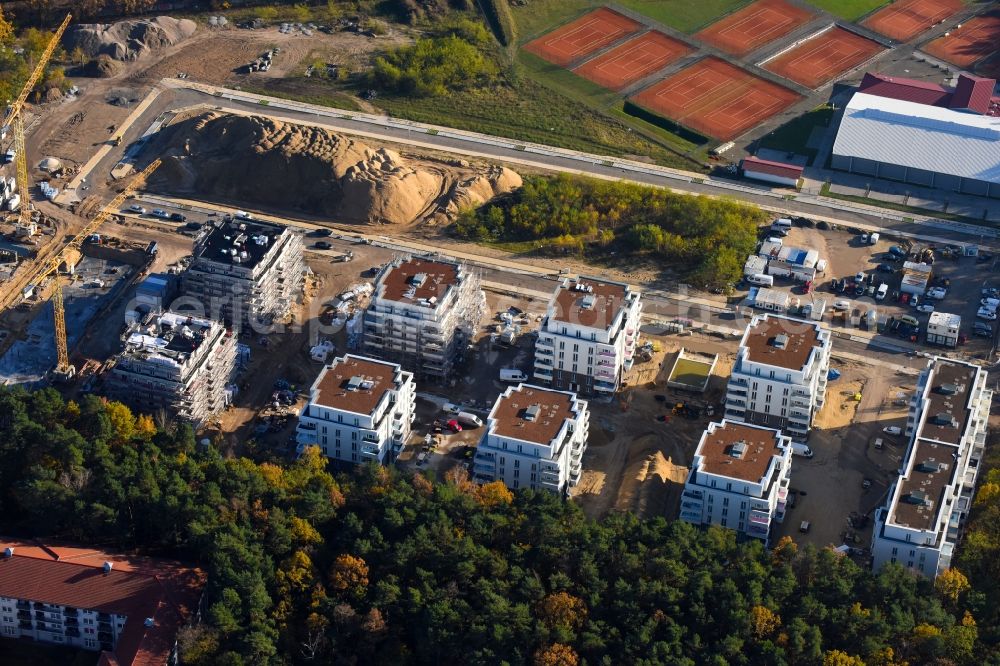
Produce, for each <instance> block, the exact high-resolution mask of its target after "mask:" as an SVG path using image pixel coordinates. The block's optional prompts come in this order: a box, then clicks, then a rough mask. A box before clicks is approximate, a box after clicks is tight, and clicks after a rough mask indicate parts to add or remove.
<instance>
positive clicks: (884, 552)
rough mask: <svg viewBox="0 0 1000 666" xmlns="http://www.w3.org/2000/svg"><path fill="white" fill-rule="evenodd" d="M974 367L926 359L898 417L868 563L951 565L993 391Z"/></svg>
mask: <svg viewBox="0 0 1000 666" xmlns="http://www.w3.org/2000/svg"><path fill="white" fill-rule="evenodd" d="M986 381H987V373H986V371H985V370H983V369H982V368H980V367H979V366H976V365H972V364H970V363H962V362H960V361H953V360H949V359H944V358H940V357H939V358H935V359H932V360H931V361H929V362H928V364H927V368H926V369H925V370H924V371H923V372H922V373H921V374H920V378H919V379H918V380H917V388H916V391H915V392H914V397H913V400H912V401H911V403H910V413H909V415H908V416H907V420H906V435H907V437H909V444H908V446H907V450H906V455H905V456H904V458H903V461H902V463H901V464H900V475H899V478H898V479H897V480H896V482H895V484H894V485H893V487H892V488H891V489H890V490H889V494H888V495H887V498H886V504H885V506H883V507H881V508H879V509H878V511H877V512H876V513H875V530H874V533H873V535H872V558H873V567H874V568H875V570H876V571H877V570H879V569H881V568H882V566H884V565H885V564H886V563H887V562H896V563H898V564H900V565H902V566H903V567H905V568H907V569H910V570H912V571H916V572H919V573H921V574H923V575H925V576H927V577H929V578H935V577H937V576H938V574H940V573H941V572H942V571H944V570H945V569H947V568H949V567H950V566H951V561H952V557H953V556H954V554H955V547H956V546H957V544H958V541H959V539H960V538H961V536H962V528H963V525H964V524H965V519H966V517H967V516H968V514H969V509H970V508H971V506H972V499H973V493H974V492H975V488H976V477H977V476H978V473H979V468H980V463H981V462H982V458H983V449H984V448H985V445H986V431H987V421H988V420H989V415H990V405H991V404H992V401H993V392H992V391H990V390H989V389H987V388H986Z"/></svg>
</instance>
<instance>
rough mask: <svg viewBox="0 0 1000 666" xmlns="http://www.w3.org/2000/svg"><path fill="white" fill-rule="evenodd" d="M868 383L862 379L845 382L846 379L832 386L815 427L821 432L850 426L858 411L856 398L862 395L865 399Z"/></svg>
mask: <svg viewBox="0 0 1000 666" xmlns="http://www.w3.org/2000/svg"><path fill="white" fill-rule="evenodd" d="M866 383H867V382H866V381H865V380H862V379H857V380H855V381H850V382H845V381H844V378H841V380H840V381H838V382H835V383H832V384H830V385H829V388H828V389H827V392H826V402H825V403H824V404H823V408H822V409H821V410H820V411H819V414H817V415H816V419H815V420H814V422H813V427H814V428H816V429H819V430H835V429H838V428H844V427H846V426H848V425H850V424H851V422H852V421H853V420H854V415H855V414H856V413H857V411H858V401H857V400H855V399H854V396H855V394H857V393H861V394H862V399H863V397H864V389H865V384H866Z"/></svg>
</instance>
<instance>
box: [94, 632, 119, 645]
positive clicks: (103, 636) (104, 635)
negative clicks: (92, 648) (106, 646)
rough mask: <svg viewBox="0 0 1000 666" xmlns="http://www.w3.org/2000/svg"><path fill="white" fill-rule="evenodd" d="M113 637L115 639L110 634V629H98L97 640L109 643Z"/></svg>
mask: <svg viewBox="0 0 1000 666" xmlns="http://www.w3.org/2000/svg"><path fill="white" fill-rule="evenodd" d="M114 639H115V637H114V636H113V635H112V634H111V632H110V631H98V632H97V640H99V641H101V642H102V643H110V642H111V641H113V640H114Z"/></svg>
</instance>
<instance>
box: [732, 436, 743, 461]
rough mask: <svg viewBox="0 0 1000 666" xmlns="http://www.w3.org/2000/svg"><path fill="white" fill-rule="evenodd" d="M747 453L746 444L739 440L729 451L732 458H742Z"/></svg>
mask: <svg viewBox="0 0 1000 666" xmlns="http://www.w3.org/2000/svg"><path fill="white" fill-rule="evenodd" d="M746 452H747V443H746V441H744V440H742V439H741V440H740V441H738V442H736V443H735V444H733V448H732V450H731V451H730V455H732V456H733V457H734V458H742V457H743V456H744V454H746Z"/></svg>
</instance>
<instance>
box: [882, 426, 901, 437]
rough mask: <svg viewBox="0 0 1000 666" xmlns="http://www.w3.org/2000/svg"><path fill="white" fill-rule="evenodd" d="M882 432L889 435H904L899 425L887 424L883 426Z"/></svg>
mask: <svg viewBox="0 0 1000 666" xmlns="http://www.w3.org/2000/svg"><path fill="white" fill-rule="evenodd" d="M882 432H884V433H885V434H887V435H902V434H903V429H902V428H900V427H899V426H886V427H884V428H882Z"/></svg>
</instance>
